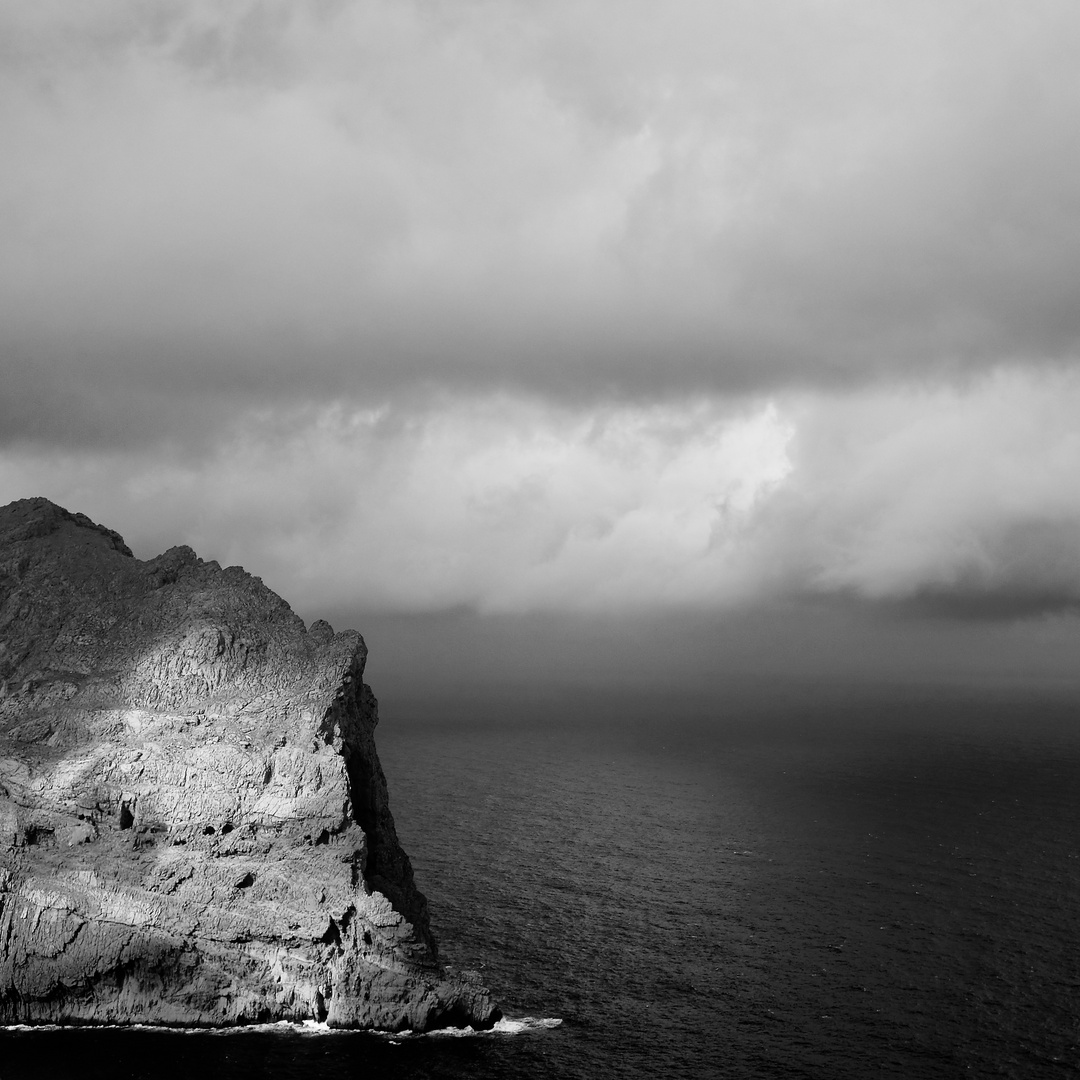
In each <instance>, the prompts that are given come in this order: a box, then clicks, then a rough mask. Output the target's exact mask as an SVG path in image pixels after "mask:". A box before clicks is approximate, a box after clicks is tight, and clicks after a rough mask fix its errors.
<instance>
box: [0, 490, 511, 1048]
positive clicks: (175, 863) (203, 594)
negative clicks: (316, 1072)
mask: <svg viewBox="0 0 1080 1080" xmlns="http://www.w3.org/2000/svg"><path fill="white" fill-rule="evenodd" d="M365 657H366V648H365V646H364V642H363V639H362V638H361V637H360V635H359V634H357V633H355V632H354V631H345V632H343V633H338V634H335V633H334V631H333V630H332V629H331V627H330V626H329V625H328V624H327V623H325V622H316V623H314V624H312V626H311V627H310V628H309V629H306V628H305V626H304V623H303V621H302V620H301V619H300V618H299V617H298V616H297V615H295V614H294V613H293V612H292V610H291V609H290V608H289V606H288V604H286V603H285V601H283V600H282V599H281V598H280V597H278V596H276V595H275V594H274V593H273V592H271V591H270V590H269V589H268V588H266V586H264V585H263V583H262V582H261V581H260V580H259V579H258V578H255V577H252V576H250V575H249V574H247V573H245V572H244V571H243V570H242V569H241V568H240V567H237V566H231V567H228V568H226V569H224V570H223V569H221V567H220V566H218V564H217V563H215V562H203V561H202V560H201V559H199V558H197V557H196V555H195V553H194V552H193V551H192V550H191V549H190V548H187V547H176V548H172V549H171V550H169V551H167V552H165V554H164V555H160V556H159V557H158V558H156V559H152V560H151V561H149V562H141V561H139V560H137V559H135V558H134V557H133V556H132V553H131V552H130V550H128V548H127V547H126V546H125V545H124V542H123V540H122V539H121V537H120V536H118V535H117V534H116V533H115V532H112V531H110V530H109V529H106V528H103V527H101V526H99V525H95V524H94V523H93V522H92V521H90V520H89V518H87V517H85V516H83V515H81V514H71V513H68V512H67V511H66V510H62V509H61V508H60V507H57V506H55V505H53V504H52V503H50V502H48V501H47V500H45V499H28V500H22V501H20V502H15V503H11V504H10V505H8V506H6V507H3V508H2V509H0V1023H35V1022H54V1023H55V1022H60V1023H68V1022H71V1023H135V1022H141V1023H159V1024H178V1025H223V1024H241V1023H251V1022H265V1021H272V1020H281V1019H286V1020H306V1019H316V1020H326V1021H327V1022H328V1023H329V1024H330V1025H331V1026H341V1027H370V1028H381V1029H388V1030H401V1029H404V1028H413V1029H416V1030H424V1029H429V1028H433V1027H439V1026H445V1025H449V1024H453V1025H464V1024H472V1025H474V1026H478V1027H483V1026H490V1025H491V1024H492V1023H493V1022H494V1021H495V1020H496V1019H497V1018H498V1015H499V1013H498V1010H497V1009H496V1008H495V1006H494V1005H493V1003H492V1001H491V999H490V997H489V996H488V994H487V991H486V990H485V989H484V988H483V987H482V986H480V985H479V983H478V982H477V981H476V980H475V977H473V976H470V975H468V974H465V975H454V974H452V973H449V972H447V971H445V970H444V969H443V968H441V967H440V965H439V963H438V959H437V953H436V946H435V942H434V940H433V939H432V936H431V933H430V930H429V927H428V918H427V910H426V904H425V901H424V898H423V896H422V895H421V894H420V893H419V892H418V891H417V889H416V886H415V885H414V883H413V875H412V868H411V867H410V865H409V860H408V857H407V856H406V855H405V853H404V852H403V851H402V849H401V846H400V844H399V843H398V839H397V835H396V833H395V831H394V822H393V819H392V817H391V815H390V810H389V807H388V804H387V794H386V782H385V780H384V778H383V773H382V769H381V767H380V765H379V759H378V756H377V755H376V752H375V743H374V738H373V735H374V728H375V724H376V722H377V714H376V701H375V698H374V696H373V695H372V693H371V690H370V689H369V688H368V687H367V686H366V685H365V684H364V682H363V678H362V676H363V671H364V660H365Z"/></svg>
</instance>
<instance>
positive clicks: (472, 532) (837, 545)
mask: <svg viewBox="0 0 1080 1080" xmlns="http://www.w3.org/2000/svg"><path fill="white" fill-rule="evenodd" d="M1078 410H1080V377H1077V376H1076V375H1073V374H1070V373H1063V372H1054V373H1047V372H1043V373H1041V374H1035V375H1033V374H1031V373H1028V372H1024V371H1022V370H1020V369H1014V370H1010V371H1002V372H999V373H997V374H994V375H991V376H988V377H984V378H981V379H979V380H976V381H973V382H969V383H966V384H963V385H956V386H952V387H948V388H937V389H927V388H921V387H918V386H912V387H909V388H907V389H905V390H903V391H902V392H900V391H897V389H896V388H893V389H891V390H890V391H888V392H886V391H882V390H877V391H864V392H860V393H852V394H849V395H847V396H845V397H843V398H837V397H835V396H822V395H808V394H802V395H788V396H786V397H781V398H776V399H774V400H771V401H768V402H757V403H754V402H749V403H747V402H743V403H741V404H739V403H733V402H727V403H722V402H719V401H716V400H704V399H697V400H694V401H690V402H683V403H681V404H668V405H664V406H652V407H637V406H619V407H616V406H607V407H604V408H600V409H597V408H579V409H572V408H565V407H555V406H552V405H550V404H544V403H542V402H539V401H537V400H535V399H523V398H518V397H512V396H509V395H498V396H489V397H483V398H454V399H447V398H442V399H439V400H438V401H431V402H428V403H427V404H426V405H423V406H416V405H413V406H411V407H405V406H402V405H389V404H388V405H385V406H383V407H380V408H375V409H372V410H369V411H366V412H364V411H355V410H349V409H345V408H337V409H328V410H322V411H307V412H305V411H303V410H300V411H294V412H291V413H281V412H274V413H262V414H255V413H251V414H247V415H246V416H244V417H243V418H242V420H241V421H239V422H237V424H236V425H235V426H234V428H233V429H232V431H230V432H229V433H228V434H227V435H226V436H225V437H223V438H222V439H221V441H220V442H218V443H217V444H215V445H213V446H211V447H209V448H208V449H207V452H206V453H204V454H203V455H201V456H199V457H182V456H177V455H175V454H173V453H172V452H170V451H164V450H163V451H161V452H160V453H158V454H152V455H146V454H140V455H138V456H133V455H126V454H122V453H117V452H111V451H103V452H100V453H97V454H94V453H90V454H87V453H81V454H79V455H72V454H70V453H67V452H59V451H52V452H48V453H45V452H42V451H40V450H35V449H33V448H32V447H31V446H30V445H29V444H27V445H25V446H24V447H23V448H21V449H19V450H17V451H16V450H9V451H8V452H7V453H6V454H5V455H4V456H3V457H2V458H0V490H2V491H4V492H7V493H9V494H10V495H11V497H15V496H16V495H25V494H30V493H44V494H46V495H48V496H50V497H51V498H53V499H55V500H56V501H58V502H61V503H63V504H65V505H68V506H69V507H71V508H73V509H79V510H83V511H84V512H88V513H90V514H91V516H93V517H95V518H98V519H100V520H103V521H106V522H107V523H109V524H111V525H113V526H115V527H118V528H120V529H121V531H123V532H125V533H126V535H127V538H128V540H129V543H133V544H134V545H135V546H136V548H137V549H138V550H139V551H140V553H141V554H142V555H143V556H146V557H148V556H150V555H152V554H156V553H157V551H158V550H160V549H161V548H163V547H165V546H168V545H171V544H172V543H175V542H178V541H186V542H188V543H191V544H192V545H193V546H194V547H195V548H196V550H198V551H199V552H200V553H201V554H203V556H204V557H207V558H210V557H213V558H217V559H218V560H219V561H221V562H223V563H227V562H241V563H243V564H244V565H245V566H247V567H248V568H249V569H250V570H252V572H255V573H259V574H260V575H262V576H263V577H265V578H266V579H267V580H268V581H269V582H270V583H271V584H272V585H273V586H274V587H275V588H276V589H278V591H280V592H282V593H283V594H284V595H286V596H288V597H290V598H291V599H293V600H294V601H295V602H297V603H298V605H300V606H302V607H304V608H305V609H306V610H317V609H318V608H319V607H320V606H329V605H335V606H336V605H340V604H341V603H343V602H346V601H347V602H350V603H355V604H358V605H361V606H365V607H368V608H370V609H373V610H384V611H424V610H438V609H445V608H449V607H454V606H458V605H464V606H467V607H471V608H474V609H477V610H480V611H536V610H553V611H575V610H583V611H606V610H619V609H626V610H633V609H638V610H642V609H645V610H649V609H657V608H672V607H693V608H723V607H730V606H732V605H741V604H747V603H754V602H756V601H759V600H762V599H767V598H775V597H777V596H784V595H792V594H795V595H797V594H805V593H818V594H829V593H838V594H844V595H849V594H856V595H860V596H863V597H865V598H867V599H869V600H901V601H911V600H914V601H918V602H923V601H928V600H934V599H935V598H936V599H937V600H939V601H941V602H951V603H952V604H954V606H956V607H957V609H958V610H960V609H963V608H964V607H965V605H967V606H969V607H971V608H972V609H973V610H977V609H978V608H979V606H980V604H982V605H984V606H988V607H989V609H990V610H991V611H992V612H996V613H999V614H1010V613H1018V612H1019V613H1024V612H1028V611H1031V610H1037V609H1041V608H1046V607H1060V606H1061V605H1062V604H1075V603H1077V602H1078V601H1080V555H1078V554H1077V552H1080V543H1078V541H1080V485H1077V484H1076V482H1075V477H1076V476H1077V475H1080V435H1078V434H1077V431H1076V424H1075V416H1076V415H1078Z"/></svg>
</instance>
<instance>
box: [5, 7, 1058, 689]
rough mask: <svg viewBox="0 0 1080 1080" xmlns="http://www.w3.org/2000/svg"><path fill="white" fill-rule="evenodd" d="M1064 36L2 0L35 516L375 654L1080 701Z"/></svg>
mask: <svg viewBox="0 0 1080 1080" xmlns="http://www.w3.org/2000/svg"><path fill="white" fill-rule="evenodd" d="M1077 56H1080V6H1077V5H1076V4H1075V3H1073V2H1072V0H1067V2H1066V0H1062V2H1055V0H1030V2H1026V3H1023V4H1020V3H1016V2H1015V0H1008V2H994V0H978V2H975V0H971V2H968V0H926V2H922V0H908V2H905V3H902V4H901V3H896V2H895V0H890V2H877V0H799V2H795V0H788V2H774V0H752V2H751V0H746V2H725V0H701V2H691V0H668V2H666V3H664V4H657V3H643V2H639V0H617V2H616V0H593V2H587V0H566V2H558V0H550V2H543V3H537V2H535V0H530V2H528V3H526V2H524V0H522V2H515V0H498V2H496V0H453V2H446V3H437V2H433V0H411V2H410V0H392V2H391V0H386V2H382V3H380V2H375V0H371V2H352V3H350V2H346V0H310V2H303V0H288V2H285V0H281V2H270V0H265V2H260V0H250V2H245V0H235V2H230V3H228V4H221V3H219V2H217V0H213V2H210V0H207V2H201V0H176V2H167V0H162V2H156V3H154V4H146V3H144V2H141V0H80V2H79V3H71V2H70V0H35V2H34V3H25V2H23V0H0V146H2V147H3V163H2V165H0V369H2V385H0V501H3V502H6V501H8V500H10V499H14V498H20V497H25V496H29V495H38V494H42V495H46V496H48V497H50V498H52V499H54V500H55V501H57V502H59V503H61V504H62V505H65V506H67V507H69V508H70V509H73V510H81V511H83V512H85V513H87V514H89V515H90V516H91V517H93V518H95V519H96V520H99V521H103V522H104V523H106V524H108V525H110V526H111V527H113V528H116V529H118V530H119V531H121V532H122V533H123V534H124V535H125V537H126V538H127V540H128V542H129V543H130V544H131V545H132V546H133V547H134V548H135V550H136V553H137V554H139V555H140V556H141V557H144V558H145V557H151V556H152V555H154V554H157V553H158V552H159V551H161V550H163V549H164V548H166V547H169V546H171V545H172V544H175V543H190V544H191V545H192V546H194V547H195V548H196V550H197V551H198V552H199V553H200V554H201V555H203V556H204V557H205V558H216V559H218V560H219V561H220V562H221V563H222V564H223V565H224V564H228V563H236V562H238V563H241V564H242V565H244V566H245V567H247V568H248V569H249V570H251V571H252V572H253V573H257V574H260V575H261V576H262V577H263V578H264V579H265V580H266V581H267V582H268V583H269V584H270V585H271V586H272V587H273V588H275V589H276V590H277V591H278V592H280V593H282V594H283V595H284V596H285V597H286V598H287V599H288V600H289V601H290V602H291V603H292V604H293V606H294V607H295V608H296V609H297V610H298V611H300V612H301V614H303V615H304V616H305V617H307V618H312V617H315V616H316V615H318V614H320V613H321V612H324V611H326V612H331V613H335V614H336V615H339V616H340V617H343V618H347V619H350V620H352V619H353V617H354V616H355V619H356V620H358V625H359V628H360V629H361V630H362V631H365V632H366V635H367V637H368V638H369V641H370V644H371V646H372V649H373V652H374V653H375V655H377V654H378V647H379V642H378V640H377V638H375V637H374V634H373V631H372V629H371V628H370V627H369V626H368V625H367V624H365V622H364V620H365V619H366V620H368V621H369V622H370V623H371V625H373V626H378V627H381V628H382V629H383V631H384V632H385V633H386V635H387V637H388V640H389V641H390V642H391V646H390V648H391V651H392V650H393V648H399V650H400V652H401V656H402V657H404V656H405V653H406V651H407V650H406V646H405V644H404V643H406V642H408V641H422V642H424V643H426V644H425V645H424V649H428V648H429V647H430V646H431V643H433V642H435V641H436V640H438V639H439V636H440V635H445V634H447V633H451V630H450V629H448V627H450V626H451V625H452V624H453V625H458V624H461V625H464V623H467V624H468V626H469V628H470V629H469V632H468V633H463V635H462V637H461V641H462V642H463V643H464V644H463V645H462V648H465V647H466V646H468V648H471V649H476V650H480V651H481V652H483V653H485V655H487V656H488V657H489V658H490V657H491V656H492V655H494V654H495V653H498V652H499V649H500V648H503V649H504V651H505V650H506V649H509V650H510V651H511V652H512V651H513V649H512V648H511V647H510V646H508V645H505V641H506V640H507V634H509V635H511V636H513V634H515V633H516V634H518V635H519V641H529V642H532V643H534V645H535V649H532V648H531V647H530V649H525V650H524V651H525V652H527V653H528V655H527V656H524V655H519V656H518V658H517V660H516V661H514V663H516V664H517V667H518V668H520V670H521V671H523V672H526V673H528V672H529V671H533V670H539V668H538V667H537V666H536V665H537V661H536V656H537V655H539V656H546V657H549V658H551V659H552V662H553V663H554V658H556V657H561V659H560V660H559V664H564V663H567V662H568V660H567V657H566V656H564V653H565V652H566V649H567V648H568V646H566V645H565V644H559V643H560V642H562V643H565V642H566V641H573V642H576V643H577V644H575V646H574V649H575V650H578V651H579V652H580V651H583V652H584V653H585V654H586V655H590V654H595V656H597V657H601V656H608V655H610V656H617V657H621V659H620V660H618V662H616V661H614V660H612V661H611V663H610V664H608V666H607V667H605V666H604V665H603V664H600V667H599V668H598V670H602V671H605V672H606V671H610V677H611V678H618V677H620V675H619V672H620V671H623V670H624V669H626V668H627V667H628V665H630V664H631V663H632V661H631V660H630V659H628V658H627V657H628V654H629V653H630V652H632V651H633V649H632V647H631V638H632V637H633V634H636V633H637V632H638V631H636V630H635V631H633V633H631V632H630V631H627V629H626V627H627V626H630V625H632V626H634V627H645V626H650V627H659V626H665V627H668V628H670V627H675V626H677V627H680V628H681V629H679V630H671V631H670V632H665V642H666V643H667V644H666V645H665V646H664V648H665V649H666V650H667V654H669V655H670V657H671V661H670V664H669V665H668V670H669V671H670V672H673V673H676V674H677V676H678V678H683V679H690V678H691V674H690V673H691V670H692V671H706V670H712V669H713V668H717V669H723V670H728V669H734V668H737V667H738V666H739V664H742V663H744V662H745V663H750V660H751V654H753V655H754V656H758V657H759V656H760V654H761V652H762V650H765V651H768V650H769V649H770V647H772V648H774V651H775V652H776V655H777V656H778V657H780V659H778V660H777V661H776V666H777V667H779V668H784V667H785V665H788V666H790V667H791V668H792V669H795V668H799V667H802V668H816V667H818V666H820V667H822V668H830V665H831V669H835V670H836V671H841V672H843V671H847V670H849V669H850V668H851V665H852V663H853V662H854V661H853V660H852V657H853V656H858V657H861V659H860V660H859V661H858V663H859V664H860V665H862V666H863V667H865V668H869V669H875V670H876V669H878V668H880V670H882V671H888V672H892V673H894V674H895V673H896V672H898V671H901V670H902V671H905V672H906V671H907V670H908V669H909V668H910V667H911V666H912V665H914V666H916V667H917V666H919V665H921V664H923V663H924V662H928V661H929V658H931V657H932V658H933V662H934V663H933V666H934V667H935V670H937V669H942V668H947V667H948V666H949V663H950V662H952V661H955V663H956V665H957V666H958V667H960V668H964V669H965V670H969V669H970V670H976V669H978V670H983V671H991V670H1000V667H1001V665H1002V663H1004V658H1007V657H1012V658H1013V662H1012V665H1011V666H1012V668H1015V669H1017V670H1022V669H1024V666H1025V665H1028V670H1030V671H1031V672H1034V673H1037V674H1038V676H1039V677H1040V678H1041V677H1043V676H1046V677H1053V676H1055V675H1056V676H1067V675H1068V673H1069V672H1070V671H1071V670H1072V668H1074V667H1075V666H1076V665H1075V662H1074V659H1073V658H1074V657H1075V656H1076V655H1077V654H1078V650H1080V617H1078V615H1077V610H1078V607H1080V419H1078V418H1080V363H1078V356H1080V297H1078V296H1077V292H1078V282H1080V134H1078V132H1080V125H1078V117H1080V64H1078V63H1077ZM826 613H827V614H826ZM448 618H450V620H451V622H450V623H447V619H448ZM454 620H457V622H456V623H454ZM463 621H464V622H463ZM571 625H573V626H574V627H575V628H576V629H575V630H574V632H573V633H563V632H562V631H560V632H555V631H554V630H552V629H551V628H552V627H554V626H558V627H562V628H564V629H565V628H566V627H568V626H571ZM586 626H588V627H592V628H593V629H592V630H590V631H586V630H583V629H582V627H586ZM602 626H603V627H607V630H604V631H601V630H600V629H597V628H598V627H602ZM615 626H618V627H619V628H620V629H619V630H618V631H617V632H614V631H613V630H612V628H613V627H615ZM495 627H498V628H499V629H498V632H497V633H493V630H492V628H495ZM703 627H708V628H710V629H709V631H708V632H705V631H704V630H703V629H702V628H703ZM736 627H740V628H742V630H740V631H736V630H735V629H734V628H736ZM867 627H872V628H876V629H875V630H874V631H873V633H872V634H871V637H872V638H873V643H872V644H866V642H867V640H868V639H867V636H866V635H867V633H868V632H869V631H867V629H866V628H867ZM515 628H516V629H515ZM823 628H824V629H823ZM845 628H846V629H845ZM853 628H856V629H853ZM459 629H460V625H459ZM743 631H745V634H744V633H743ZM642 633H644V631H642ZM627 634H630V637H627ZM605 635H606V636H605ZM875 635H876V636H875ZM634 640H637V639H636V638H635V639H634ZM739 641H742V642H743V643H744V644H743V647H742V649H741V651H740V647H739V646H738V644H737V643H738V642H739ZM748 641H749V642H753V643H755V644H754V645H753V646H752V647H749V646H746V644H745V643H746V642H748ZM991 641H992V642H996V644H994V645H992V646H991V644H989V643H990V642H991ZM394 642H396V643H397V644H396V645H394V644H392V643H394ZM782 642H786V643H787V644H786V645H781V644H778V643H782ZM799 642H801V643H802V644H797V643H799ZM618 643H622V645H625V646H626V648H625V649H624V648H623V647H622V645H620V644H618ZM810 643H813V647H812V648H811V647H810ZM639 644H640V642H639ZM579 646H580V649H579ZM748 648H749V652H748V651H747V649H748ZM521 649H524V646H522V647H521ZM521 649H519V652H520V651H521ZM807 649H809V651H807ZM560 650H562V651H560ZM605 650H607V651H605ZM853 650H854V651H853ZM860 650H861V651H860ZM661 651H663V650H661ZM500 655H501V654H500ZM507 655H509V654H507ZM1048 656H1049V657H1052V658H1053V662H1051V661H1050V660H1048V659H1047V657H1048ZM785 657H786V658H787V659H784V658H785ZM794 657H801V659H799V660H796V659H792V658H794ZM897 657H903V658H905V659H904V660H903V662H902V663H899V662H898V661H897V660H896V658H897ZM688 658H689V659H688ZM725 658H726V659H725ZM740 658H741V659H740ZM404 662H405V661H404V660H402V663H404ZM433 662H434V661H433ZM460 662H461V658H460V657H458V659H457V660H454V661H452V662H451V661H447V663H448V664H449V665H450V666H453V664H457V663H460ZM473 662H474V663H475V664H476V665H477V670H479V669H480V667H482V663H481V661H480V660H479V659H477V658H476V656H474V657H473ZM506 662H507V663H510V661H509V660H507V661H506ZM418 663H419V661H418ZM898 663H899V666H897V664H898ZM620 664H621V665H622V667H620ZM513 666H514V665H513V664H511V667H513ZM661 666H662V665H661ZM672 677H673V678H674V677H675V675H673V676H672Z"/></svg>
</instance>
